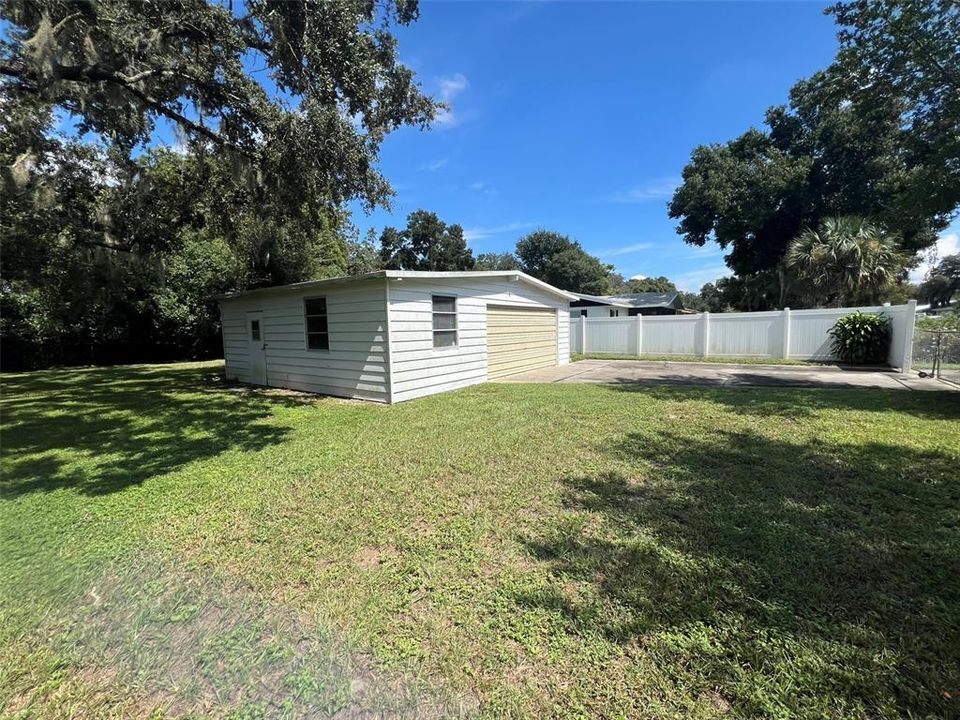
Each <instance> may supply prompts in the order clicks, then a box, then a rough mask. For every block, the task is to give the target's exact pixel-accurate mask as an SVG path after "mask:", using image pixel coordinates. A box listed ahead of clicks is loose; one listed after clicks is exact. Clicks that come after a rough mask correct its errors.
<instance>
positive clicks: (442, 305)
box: [433, 295, 457, 348]
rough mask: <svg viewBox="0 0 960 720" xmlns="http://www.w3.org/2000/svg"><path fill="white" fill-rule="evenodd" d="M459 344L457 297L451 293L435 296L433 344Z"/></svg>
mask: <svg viewBox="0 0 960 720" xmlns="http://www.w3.org/2000/svg"><path fill="white" fill-rule="evenodd" d="M456 345H457V299H456V298H455V297H453V296H450V295H434V296H433V346H434V347H435V348H446V347H456Z"/></svg>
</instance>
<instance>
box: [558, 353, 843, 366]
mask: <svg viewBox="0 0 960 720" xmlns="http://www.w3.org/2000/svg"><path fill="white" fill-rule="evenodd" d="M570 359H571V360H572V361H574V362H576V361H578V360H643V361H646V362H678V363H684V362H686V363H718V364H731V363H733V364H736V365H800V366H803V367H823V366H824V365H836V364H837V363H835V362H831V361H819V360H798V359H796V358H776V357H727V356H719V355H707V356H706V357H703V356H701V355H647V354H646V353H645V354H643V355H630V354H628V353H573V354H572V355H571V356H570Z"/></svg>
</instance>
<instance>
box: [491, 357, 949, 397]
mask: <svg viewBox="0 0 960 720" xmlns="http://www.w3.org/2000/svg"><path fill="white" fill-rule="evenodd" d="M497 382H505V383H603V384H611V385H616V384H621V383H637V384H647V385H702V386H707V387H835V388H881V389H887V390H947V391H950V390H953V391H956V388H953V387H951V386H950V385H949V384H947V383H943V382H936V381H933V382H931V381H929V380H927V381H923V380H918V379H915V378H912V377H909V376H904V375H901V374H900V373H899V372H896V371H893V370H876V369H874V370H859V369H848V368H840V367H806V366H798V365H733V364H730V365H728V364H720V363H696V362H690V363H685V362H662V361H659V362H648V361H643V360H581V361H579V362H575V363H570V364H569V365H562V366H559V367H552V368H543V369H541V370H532V371H530V372H526V373H520V374H519V375H511V376H510V377H507V378H502V379H501V380H499V381H497Z"/></svg>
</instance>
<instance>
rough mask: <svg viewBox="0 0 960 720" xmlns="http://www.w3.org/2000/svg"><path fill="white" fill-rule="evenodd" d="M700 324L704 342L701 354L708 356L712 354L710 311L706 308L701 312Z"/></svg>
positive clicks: (701, 336) (701, 339)
mask: <svg viewBox="0 0 960 720" xmlns="http://www.w3.org/2000/svg"><path fill="white" fill-rule="evenodd" d="M700 325H701V327H700V342H701V343H703V345H702V346H701V348H700V355H701V356H702V357H707V355H709V354H710V313H709V312H708V311H706V310H704V311H703V312H702V313H700Z"/></svg>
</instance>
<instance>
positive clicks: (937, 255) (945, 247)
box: [910, 232, 960, 283]
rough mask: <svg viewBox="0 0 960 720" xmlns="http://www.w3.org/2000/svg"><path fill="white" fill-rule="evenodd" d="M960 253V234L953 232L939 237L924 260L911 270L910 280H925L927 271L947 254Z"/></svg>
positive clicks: (917, 281)
mask: <svg viewBox="0 0 960 720" xmlns="http://www.w3.org/2000/svg"><path fill="white" fill-rule="evenodd" d="M957 253H960V234H958V233H955V232H951V233H947V234H946V235H941V236H940V237H938V238H937V244H936V245H935V246H934V247H932V248H930V251H928V252H927V254H926V256H925V257H924V258H923V261H922V262H921V263H920V264H919V265H918V266H917V267H915V268H914V269H913V270H911V271H910V282H914V283H919V282H923V280H924V278H926V276H927V273H928V272H930V270H931V268H933V267H934V266H935V265H936V264H937V263H938V262H940V261H941V260H942V259H943V258H945V257H946V256H947V255H956V254H957Z"/></svg>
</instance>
